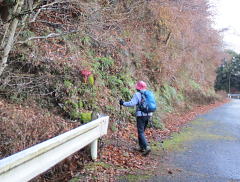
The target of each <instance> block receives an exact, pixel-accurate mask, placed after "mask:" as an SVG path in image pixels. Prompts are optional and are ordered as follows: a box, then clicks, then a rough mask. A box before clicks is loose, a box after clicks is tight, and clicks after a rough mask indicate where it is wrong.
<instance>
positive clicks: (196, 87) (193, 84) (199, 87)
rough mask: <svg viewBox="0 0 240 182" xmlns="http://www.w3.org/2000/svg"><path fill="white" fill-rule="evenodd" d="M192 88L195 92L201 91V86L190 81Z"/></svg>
mask: <svg viewBox="0 0 240 182" xmlns="http://www.w3.org/2000/svg"><path fill="white" fill-rule="evenodd" d="M189 84H190V86H191V87H192V88H193V89H195V90H201V86H200V85H199V84H198V83H196V82H195V81H194V80H189Z"/></svg>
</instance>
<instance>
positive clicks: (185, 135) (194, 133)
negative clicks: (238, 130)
mask: <svg viewBox="0 0 240 182" xmlns="http://www.w3.org/2000/svg"><path fill="white" fill-rule="evenodd" d="M193 124H194V125H198V126H197V127H196V128H185V129H184V130H183V131H182V132H181V133H174V134H173V135H172V136H171V138H170V139H168V140H165V141H164V143H163V148H164V149H166V150H170V151H173V150H178V151H185V150H186V147H185V146H184V143H186V142H191V141H194V140H230V141H232V140H237V138H234V137H230V136H222V135H215V134H211V133H208V132H207V131H206V130H204V128H203V130H200V128H202V127H209V126H210V125H212V124H213V123H212V121H209V122H206V121H204V122H202V121H201V120H196V121H194V122H193ZM200 125H202V126H200Z"/></svg>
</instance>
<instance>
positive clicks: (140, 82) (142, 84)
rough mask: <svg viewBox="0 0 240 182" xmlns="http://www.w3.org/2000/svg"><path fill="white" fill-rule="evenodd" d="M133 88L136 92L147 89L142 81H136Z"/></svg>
mask: <svg viewBox="0 0 240 182" xmlns="http://www.w3.org/2000/svg"><path fill="white" fill-rule="evenodd" d="M135 88H136V89H137V90H145V89H146V88H147V84H146V83H145V82H144V81H138V82H137V84H136V85H135Z"/></svg>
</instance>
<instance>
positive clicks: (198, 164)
mask: <svg viewBox="0 0 240 182" xmlns="http://www.w3.org/2000/svg"><path fill="white" fill-rule="evenodd" d="M179 135H180V136H176V137H179V138H182V140H179V142H178V143H177V144H176V145H179V147H178V149H177V150H174V151H172V152H170V153H169V154H168V157H167V158H168V160H165V161H164V162H163V163H164V165H163V166H160V167H159V169H158V174H157V175H156V176H154V177H151V178H150V179H148V180H147V181H149V182H161V181H162V182H240V100H232V101H231V102H230V103H227V104H225V105H223V106H220V107H218V108H216V109H214V110H212V111H210V112H208V113H207V114H204V115H200V116H199V117H198V118H197V119H196V121H193V122H192V123H191V124H189V125H188V126H187V128H185V129H184V130H183V132H181V133H180V134H179ZM183 136H184V137H183Z"/></svg>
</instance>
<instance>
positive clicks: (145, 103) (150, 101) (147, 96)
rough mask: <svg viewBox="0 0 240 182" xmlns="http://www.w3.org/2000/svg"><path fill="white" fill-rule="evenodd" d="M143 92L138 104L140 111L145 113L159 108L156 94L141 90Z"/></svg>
mask: <svg viewBox="0 0 240 182" xmlns="http://www.w3.org/2000/svg"><path fill="white" fill-rule="evenodd" d="M140 93H141V97H142V99H141V102H140V103H139V104H138V109H139V111H142V112H144V113H149V112H154V111H156V109H157V105H156V100H155V97H154V94H153V93H152V92H151V91H149V90H145V91H140Z"/></svg>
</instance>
